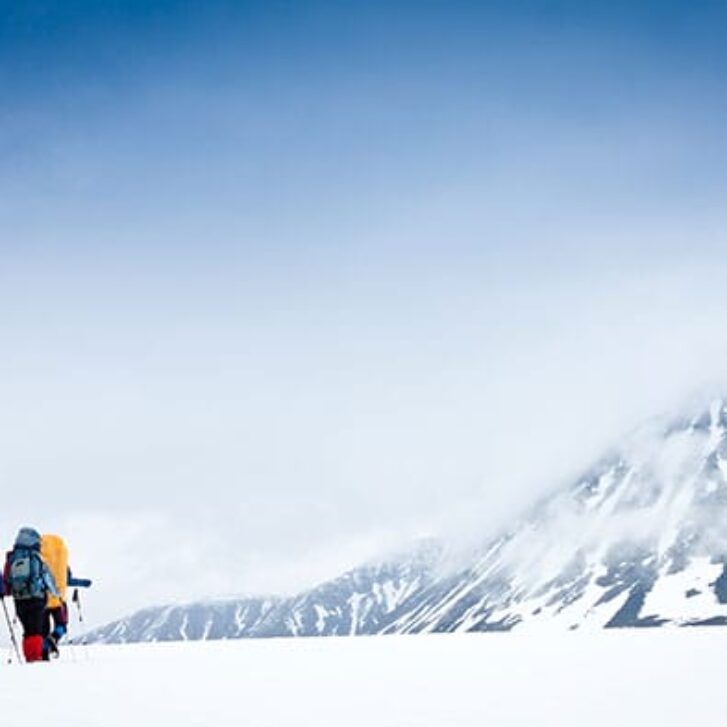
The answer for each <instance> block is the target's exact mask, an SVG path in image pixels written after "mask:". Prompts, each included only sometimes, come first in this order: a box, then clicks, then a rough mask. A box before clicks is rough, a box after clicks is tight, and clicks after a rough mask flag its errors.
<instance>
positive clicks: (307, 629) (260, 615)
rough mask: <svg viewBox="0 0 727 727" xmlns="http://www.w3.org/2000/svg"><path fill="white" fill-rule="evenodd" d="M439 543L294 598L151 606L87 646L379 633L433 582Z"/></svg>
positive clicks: (89, 638)
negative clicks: (412, 598) (396, 614)
mask: <svg viewBox="0 0 727 727" xmlns="http://www.w3.org/2000/svg"><path fill="white" fill-rule="evenodd" d="M440 550H441V549H440V546H439V545H438V544H437V543H435V542H432V541H426V542H423V543H421V544H419V545H418V546H417V548H415V549H414V550H413V551H412V552H411V553H407V554H406V555H405V556H401V557H398V558H396V559H393V560H391V561H390V562H384V563H377V564H369V565H364V566H362V567H360V568H357V569H355V570H353V571H350V572H349V573H345V574H344V575H342V576H341V577H339V578H336V579H335V580H332V581H329V582H327V583H323V584H322V585H320V586H318V587H316V588H313V589H312V590H310V591H306V592H304V593H301V594H299V595H297V596H294V597H291V598H243V599H224V600H219V601H206V602H199V603H192V604H185V605H173V606H163V607H154V608H147V609H144V610H142V611H138V612H137V613H135V614H133V615H131V616H129V617H128V618H124V619H121V620H119V621H114V622H113V623H110V624H108V625H107V626H103V627H101V628H99V629H96V630H94V631H92V632H90V633H88V634H86V635H85V636H84V637H83V641H84V642H86V643H93V642H101V643H131V642H143V641H180V640H182V641H186V640H196V639H237V638H245V637H273V636H342V635H345V634H375V633H379V632H380V631H381V630H382V629H383V628H384V627H385V626H386V625H387V624H388V623H389V622H390V620H391V615H392V614H393V613H395V612H397V611H398V609H399V608H401V606H402V604H403V603H405V602H406V601H408V600H409V599H410V598H411V597H412V596H413V595H414V594H415V593H419V592H421V591H422V589H424V588H425V587H426V586H427V585H429V584H430V583H431V582H432V580H433V576H432V569H433V566H434V564H435V563H437V561H438V559H439V557H440Z"/></svg>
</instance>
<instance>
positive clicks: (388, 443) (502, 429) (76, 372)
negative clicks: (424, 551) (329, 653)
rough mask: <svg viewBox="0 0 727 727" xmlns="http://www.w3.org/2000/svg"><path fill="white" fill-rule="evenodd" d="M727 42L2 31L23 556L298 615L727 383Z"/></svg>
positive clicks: (4, 26) (3, 472)
mask: <svg viewBox="0 0 727 727" xmlns="http://www.w3.org/2000/svg"><path fill="white" fill-rule="evenodd" d="M726 15H727V8H725V6H724V4H723V3H702V2H695V3H690V4H686V3H670V2H659V3H656V2H653V3H652V2H641V3H637V4H633V3H620V2H615V3H588V2H580V3H567V2H562V3H545V2H524V3H500V2H492V3H467V2H448V3H435V2H420V3H408V2H401V3H378V2H366V3H364V2H350V3H340V2H338V3H334V2H290V3H288V2H266V3H244V2H239V3H222V2H205V3H202V2H199V3H192V2H187V3H179V2H163V3H162V2H160V3H142V2H130V0H119V1H117V2H28V3H22V4H20V3H7V2H0V328H1V330H2V332H3V347H4V351H3V357H2V362H0V397H1V398H2V402H3V406H2V410H1V412H0V433H1V434H2V437H3V440H4V441H5V443H6V446H5V449H4V452H3V453H2V454H1V455H0V477H1V478H2V480H3V483H4V487H6V488H12V487H17V488H19V489H21V490H22V491H23V493H24V496H23V498H19V499H18V500H17V501H13V502H12V503H10V504H8V505H6V506H5V507H4V510H3V512H2V513H0V522H1V523H2V524H3V527H4V528H5V529H6V530H8V531H9V532H11V531H12V529H13V528H14V527H15V525H16V523H17V522H19V521H20V520H22V521H26V520H33V519H36V518H39V519H40V520H41V523H40V524H42V525H43V527H47V528H49V529H64V528H65V529H67V530H69V529H70V530H72V531H73V533H74V535H75V537H76V539H77V542H78V543H79V544H80V545H79V546H77V548H76V550H77V552H79V553H80V554H81V555H79V557H83V555H82V554H83V553H84V552H85V553H86V554H87V555H86V557H87V558H88V561H87V567H88V568H89V569H91V570H101V569H102V568H104V567H105V566H104V565H103V563H101V562H100V558H101V556H100V555H97V556H96V560H94V558H93V556H92V555H88V554H89V553H90V552H91V551H93V550H94V547H95V546H97V543H96V542H95V539H96V538H98V537H99V533H101V534H102V533H104V532H106V531H107V530H108V528H109V527H111V526H110V525H109V524H110V523H111V524H114V523H115V524H116V525H117V526H118V527H119V528H121V529H123V530H124V532H125V533H126V536H125V537H126V538H127V539H126V540H124V539H122V541H120V542H123V543H124V544H125V547H126V545H128V547H129V548H131V547H132V546H131V545H129V542H132V543H137V544H138V543H139V542H148V541H149V539H150V538H152V537H160V538H161V535H160V534H163V535H164V538H162V542H175V543H179V542H186V543H191V542H194V543H197V544H198V547H197V550H199V552H200V553H201V555H199V556H195V555H194V551H195V548H188V549H187V550H184V551H183V552H182V553H181V554H179V553H177V554H176V555H174V554H173V553H167V552H166V551H164V549H163V547H160V550H162V551H163V552H164V553H165V559H164V568H165V571H166V572H169V573H170V574H171V575H170V576H169V581H164V582H163V583H162V584H161V585H160V586H159V589H158V591H155V592H149V591H145V590H144V587H143V586H142V585H140V587H139V589H137V591H135V593H136V596H135V597H136V598H137V599H138V602H139V603H144V602H146V601H148V600H153V599H165V598H170V597H181V596H184V595H187V596H194V595H199V594H197V593H187V591H184V592H180V591H179V590H178V584H179V583H180V582H181V581H183V579H181V578H176V577H174V578H173V576H174V575H175V574H177V573H183V572H186V571H188V570H189V568H191V567H192V566H194V565H195V564H196V563H197V562H198V561H196V560H195V557H199V558H204V559H206V560H205V562H220V563H224V564H225V565H224V567H221V568H220V571H221V572H224V573H225V574H229V573H230V572H233V571H231V569H232V568H234V573H235V574H236V577H235V579H234V583H228V582H227V581H225V579H224V578H223V577H222V576H221V575H220V573H211V574H210V579H209V581H205V582H204V583H203V584H201V585H200V586H199V589H202V588H204V589H206V590H207V591H210V592H220V591H224V590H259V589H285V588H289V587H296V586H297V585H299V584H301V583H302V582H305V581H306V580H311V579H314V578H317V577H322V576H324V575H327V574H329V573H331V572H335V570H336V569H337V568H339V567H343V566H344V565H348V564H350V563H351V562H354V561H355V560H356V559H357V558H359V557H366V556H367V555H369V554H370V553H371V552H373V551H375V550H376V549H377V548H379V547H382V544H386V545H389V544H391V543H393V542H396V541H398V540H406V539H407V538H409V537H415V536H417V535H421V534H424V533H427V532H431V531H436V530H437V529H438V528H440V527H444V525H443V521H446V523H447V524H448V525H447V526H448V527H452V526H451V523H452V522H454V523H458V525H457V526H456V528H455V529H459V530H463V529H467V528H469V529H473V530H475V531H476V532H478V533H479V532H481V531H485V530H486V529H487V528H489V527H492V526H494V524H495V523H498V522H500V521H501V520H502V519H503V518H505V517H506V516H507V514H508V513H510V512H511V511H512V510H514V509H516V508H517V507H519V506H520V504H521V503H522V502H525V501H527V500H528V499H529V498H530V497H532V496H533V494H534V493H537V492H540V491H542V490H543V489H547V488H549V487H552V486H553V484H554V483H556V482H557V481H559V479H560V478H564V477H566V476H568V475H569V474H570V473H571V472H572V471H574V470H577V469H578V467H580V466H582V465H585V464H587V463H588V462H589V459H590V458H591V457H593V456H596V455H597V454H598V453H600V451H601V449H602V448H603V447H604V446H607V444H609V443H610V442H611V441H612V440H613V438H614V437H616V436H618V435H619V434H621V433H622V432H623V431H625V430H626V429H628V428H629V427H631V426H632V425H633V424H635V423H636V422H637V421H639V420H640V419H641V418H643V417H645V416H648V415H650V414H651V413H653V412H654V411H657V410H659V409H661V408H663V407H667V406H670V405H672V404H673V403H674V401H678V400H680V399H681V398H682V397H684V396H687V395H690V394H692V393H693V392H694V391H695V390H700V391H701V390H704V389H710V390H711V389H716V388H719V387H721V386H722V385H723V379H724V377H723V374H722V371H723V368H724V367H723V365H722V361H724V360H725V355H726V354H727V345H725V344H724V343H723V342H722V337H721V330H722V329H723V327H724V326H723V320H724V314H725V312H727V311H725V307H726V306H725V304H724V302H723V300H721V293H720V291H721V289H722V287H723V284H724V279H725V272H726V271H725V267H726V263H727V259H726V258H727V252H726V250H727V248H726V247H725V232H726V229H725V215H724V209H723V208H724V199H725V192H726V191H727V190H726V188H727V173H725V171H724V170H725V169H727V164H726V162H727V141H725V134H724V128H727V100H726V99H727V94H725V78H727V74H726V73H725V72H726V71H727V68H725V65H727V54H725V52H724V47H725V40H726V38H725V34H726V33H727V31H726V30H725V28H726V27H727V25H725V20H727V17H725V16H726ZM544 422H545V424H544ZM450 510H451V516H450V514H449V512H450ZM443 513H444V515H443ZM450 521H451V522H450ZM464 521H466V522H467V525H466V527H465V525H462V523H463V522H464ZM233 531H234V532H235V533H236V537H238V538H240V543H241V551H242V552H241V553H236V557H235V561H234V563H233V564H232V565H229V564H227V563H226V561H225V558H227V557H229V555H228V548H227V545H226V542H227V541H226V537H227V536H228V534H229V533H230V532H233ZM150 533H154V534H155V535H154V536H152V535H151V534H150ZM132 536H133V537H132ZM127 540H128V541H129V542H127ZM331 544H335V547H332V546H331ZM121 550H122V548H121V545H120V544H119V545H118V547H114V546H113V544H109V545H108V547H107V549H106V550H105V551H103V553H104V558H105V559H106V560H108V561H109V562H114V563H117V564H118V563H123V564H124V567H126V568H128V569H132V570H133V569H134V568H135V567H136V565H137V564H138V561H137V560H134V558H135V556H134V554H133V553H135V552H136V551H133V552H132V553H131V554H130V555H126V554H125V553H122V552H121ZM132 550H133V549H132ZM334 551H335V552H334ZM95 552H96V553H99V552H100V551H98V549H97V547H96V551H95ZM140 552H143V551H140ZM291 552H292V553H297V554H305V556H304V557H303V556H302V555H301V557H300V559H297V558H296V560H295V563H293V561H292V560H291ZM175 558H176V560H175ZM185 559H186V560H185ZM143 582H146V581H142V583H143ZM184 583H185V588H187V587H188V586H187V585H186V581H184ZM114 587H115V586H114V584H113V583H112V582H111V583H107V589H108V590H107V592H108V593H110V594H113V598H112V597H111V595H109V596H108V597H107V601H106V602H104V604H105V605H104V606H103V608H102V609H100V610H101V611H102V612H103V613H107V614H108V613H110V612H111V611H112V610H113V604H121V605H131V601H130V600H128V599H129V598H130V596H128V589H121V587H120V586H119V588H118V592H117V591H114ZM122 594H123V595H122ZM124 599H127V600H124ZM118 607H120V606H118Z"/></svg>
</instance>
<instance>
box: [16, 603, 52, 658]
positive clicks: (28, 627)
mask: <svg viewBox="0 0 727 727" xmlns="http://www.w3.org/2000/svg"><path fill="white" fill-rule="evenodd" d="M15 613H16V614H17V615H18V620H19V621H20V623H21V624H22V625H23V653H24V654H25V660H26V661H28V662H32V661H41V660H42V659H43V621H44V617H45V599H42V598H27V599H23V600H17V601H15Z"/></svg>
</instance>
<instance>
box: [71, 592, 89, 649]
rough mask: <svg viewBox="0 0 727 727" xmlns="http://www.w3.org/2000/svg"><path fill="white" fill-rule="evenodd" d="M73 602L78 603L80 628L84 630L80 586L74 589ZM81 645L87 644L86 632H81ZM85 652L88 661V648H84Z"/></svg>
mask: <svg viewBox="0 0 727 727" xmlns="http://www.w3.org/2000/svg"><path fill="white" fill-rule="evenodd" d="M71 600H72V601H73V603H75V604H76V610H77V611H78V629H79V631H81V632H82V631H83V608H82V607H81V595H80V594H79V592H78V588H74V589H73V596H72V597H71ZM81 646H86V634H83V633H82V634H81ZM83 654H84V656H85V657H86V661H88V649H83Z"/></svg>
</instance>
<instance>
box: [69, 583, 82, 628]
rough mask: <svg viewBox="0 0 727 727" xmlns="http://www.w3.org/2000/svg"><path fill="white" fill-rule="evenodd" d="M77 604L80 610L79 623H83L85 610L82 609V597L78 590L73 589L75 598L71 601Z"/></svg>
mask: <svg viewBox="0 0 727 727" xmlns="http://www.w3.org/2000/svg"><path fill="white" fill-rule="evenodd" d="M71 600H72V601H73V603H75V604H76V608H77V609H78V623H80V624H82V623H83V609H82V608H81V596H80V595H79V593H78V588H74V589H73V598H72V599H71Z"/></svg>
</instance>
